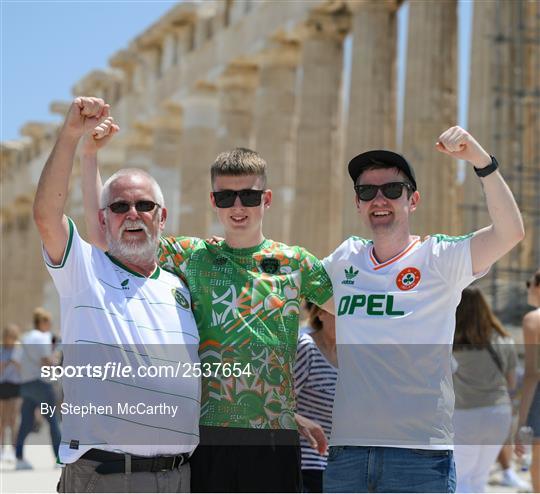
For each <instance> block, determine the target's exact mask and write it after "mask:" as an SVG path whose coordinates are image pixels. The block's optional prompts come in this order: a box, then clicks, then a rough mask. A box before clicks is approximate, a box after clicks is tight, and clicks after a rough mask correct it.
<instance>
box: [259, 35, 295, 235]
mask: <svg viewBox="0 0 540 494" xmlns="http://www.w3.org/2000/svg"><path fill="white" fill-rule="evenodd" d="M299 55H300V45H299V43H298V41H297V40H291V39H288V38H286V37H285V36H284V35H278V36H276V37H275V38H274V39H272V40H271V41H269V43H268V46H267V48H266V49H265V50H264V51H263V52H262V53H261V56H260V73H259V86H258V87H257V91H256V95H255V110H254V129H253V130H254V135H253V142H252V144H251V145H250V147H252V148H253V149H255V150H257V152H258V153H259V154H260V155H261V156H262V157H263V158H264V159H265V160H266V162H267V164H268V187H269V188H270V189H272V192H273V201H272V206H271V207H270V209H268V210H267V211H266V212H265V218H264V234H265V235H266V236H267V237H268V238H272V239H274V240H277V241H280V242H285V243H289V242H290V238H289V235H290V229H291V218H292V216H293V214H292V206H293V204H292V200H293V197H294V191H293V184H294V164H295V160H296V155H295V147H294V145H295V139H296V126H295V107H296V92H295V87H296V78H297V75H296V70H297V66H298V62H299Z"/></svg>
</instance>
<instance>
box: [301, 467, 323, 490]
mask: <svg viewBox="0 0 540 494" xmlns="http://www.w3.org/2000/svg"><path fill="white" fill-rule="evenodd" d="M323 474H324V470H311V469H310V470H302V482H303V484H304V492H322V491H323Z"/></svg>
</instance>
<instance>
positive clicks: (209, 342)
mask: <svg viewBox="0 0 540 494" xmlns="http://www.w3.org/2000/svg"><path fill="white" fill-rule="evenodd" d="M207 346H213V347H216V348H219V347H221V343H220V342H219V341H216V340H206V341H205V342H204V343H202V342H201V344H200V346H199V350H203V349H204V348H206V347H207Z"/></svg>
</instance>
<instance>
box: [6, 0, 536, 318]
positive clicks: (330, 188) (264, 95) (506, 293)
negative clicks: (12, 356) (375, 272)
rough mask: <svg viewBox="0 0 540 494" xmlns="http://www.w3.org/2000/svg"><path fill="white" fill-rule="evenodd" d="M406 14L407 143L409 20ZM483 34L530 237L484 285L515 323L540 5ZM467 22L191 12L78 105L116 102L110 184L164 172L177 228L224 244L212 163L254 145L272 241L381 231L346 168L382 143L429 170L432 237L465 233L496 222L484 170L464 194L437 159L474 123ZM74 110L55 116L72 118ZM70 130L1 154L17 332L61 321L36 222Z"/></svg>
mask: <svg viewBox="0 0 540 494" xmlns="http://www.w3.org/2000/svg"><path fill="white" fill-rule="evenodd" d="M405 6H407V8H408V43H407V51H406V73H405V88H404V96H403V99H404V106H403V122H402V127H403V135H402V136H401V139H399V140H398V139H397V135H398V133H397V127H398V121H397V113H398V112H397V107H398V98H397V95H396V87H397V69H396V65H397V15H398V10H399V9H401V8H404V7H405ZM473 23H474V25H473V39H472V47H471V49H472V57H471V59H472V63H471V74H470V81H471V83H470V98H469V110H468V111H469V119H468V120H469V126H468V127H469V130H470V131H471V133H472V134H473V135H475V136H476V137H477V138H478V140H479V141H480V142H481V143H482V144H483V145H484V146H485V147H486V148H487V149H488V150H490V152H491V153H492V154H494V155H495V156H497V158H498V160H499V162H500V163H501V165H502V173H503V175H504V176H505V177H506V178H507V179H508V181H509V183H510V185H511V188H512V190H513V191H514V193H515V195H516V198H517V200H518V202H519V204H520V207H521V209H522V212H523V215H524V219H525V224H526V230H527V237H526V239H525V240H524V241H523V242H522V243H521V245H519V246H518V247H517V248H516V249H514V251H513V252H512V253H510V254H509V255H508V256H506V257H505V258H504V259H503V260H501V262H499V263H498V265H497V266H496V267H495V268H494V269H492V271H491V273H490V274H489V275H488V276H487V277H486V278H485V279H484V281H483V283H484V286H485V288H486V292H487V294H488V295H490V296H491V298H492V301H493V302H494V303H495V305H496V308H497V309H498V310H499V311H502V310H506V309H507V307H508V304H509V303H511V301H512V298H513V297H515V294H516V289H517V287H519V288H521V285H522V284H523V281H524V280H525V278H526V276H527V274H528V273H529V272H530V271H532V270H533V269H534V268H535V267H537V266H539V265H540V213H539V211H540V194H539V193H538V189H539V187H540V2H538V1H536V0H516V1H513V0H488V1H477V2H475V4H474V19H473ZM457 26H458V19H457V0H436V1H435V0H433V1H428V0H408V1H407V2H404V1H402V0H309V1H307V0H306V1H290V2H281V1H272V0H260V1H250V0H216V1H205V2H199V3H189V2H184V3H179V4H177V5H175V6H174V7H173V8H172V9H171V10H170V11H169V12H168V13H167V14H166V15H164V16H163V17H162V18H161V19H160V20H159V21H158V22H157V23H155V24H154V25H152V26H150V27H149V28H148V29H147V30H146V31H145V32H143V33H141V34H140V35H139V36H138V37H137V38H135V39H134V40H133V41H132V42H131V43H130V44H129V46H128V47H127V48H126V49H124V50H121V51H119V52H117V53H114V54H112V56H111V58H110V61H109V64H110V67H108V68H107V69H106V70H93V71H91V72H89V73H88V74H87V75H86V76H85V77H84V78H83V79H82V80H80V81H78V82H77V83H76V84H75V85H74V87H73V94H74V95H88V96H99V97H103V98H104V99H105V100H106V101H107V102H108V103H110V104H111V106H112V112H113V115H114V116H115V118H116V120H117V121H118V122H119V124H120V126H121V132H120V134H119V135H118V136H116V137H115V138H114V139H113V141H112V142H111V144H110V145H109V146H108V148H107V149H105V150H103V151H102V152H101V154H100V163H101V169H102V174H103V175H105V176H108V175H110V174H111V173H112V172H114V171H115V170H117V169H118V168H121V167H125V166H136V167H141V168H145V169H148V170H150V172H151V173H152V174H153V175H154V176H155V177H156V179H157V180H158V182H160V184H161V186H162V187H163V192H164V195H165V198H166V203H167V207H168V209H169V219H168V225H167V230H168V232H170V233H177V234H179V233H182V234H189V235H195V236H202V237H206V236H208V235H209V234H219V233H220V227H219V224H217V222H216V220H215V219H214V215H213V212H212V210H211V207H210V203H209V199H208V196H209V191H210V180H209V167H210V164H211V163H212V162H213V159H214V157H215V156H216V155H217V153H218V152H220V151H223V150H226V149H229V148H232V147H237V146H245V147H250V148H253V149H255V150H257V151H258V152H260V153H261V155H262V156H263V157H264V158H265V159H266V160H267V162H268V163H269V186H270V187H271V188H272V190H273V191H274V203H273V205H272V207H271V208H270V210H269V212H268V214H267V218H266V220H265V222H266V223H265V224H266V227H265V234H266V236H267V237H269V238H274V239H275V240H281V241H284V242H287V243H291V244H300V245H303V246H305V247H307V248H308V249H310V250H311V251H313V252H314V253H315V254H316V255H318V256H321V257H322V256H325V255H327V254H328V253H330V252H331V251H332V250H333V249H334V248H335V247H336V246H337V245H338V244H339V243H341V241H342V240H343V239H344V238H346V237H347V236H349V235H352V234H356V235H363V234H366V233H365V231H364V230H363V228H362V226H361V225H360V221H359V219H358V217H357V214H356V211H355V208H354V205H353V189H352V186H351V183H350V179H349V177H348V175H347V173H346V163H347V161H348V160H349V159H350V158H351V157H352V156H354V155H355V154H358V153H359V152H362V151H364V150H367V149H370V148H389V149H396V150H398V151H400V152H402V153H403V154H404V155H405V156H406V157H407V158H409V159H410V161H411V162H412V163H413V165H414V167H415V169H416V172H417V177H418V184H419V190H420V193H421V196H422V205H421V207H420V208H419V210H418V211H417V212H416V213H415V214H416V219H415V222H414V228H415V230H416V233H418V234H421V235H424V234H428V233H438V232H444V233H449V234H459V233H463V232H468V231H471V230H473V229H476V228H478V227H481V226H484V225H486V224H487V216H486V211H485V207H484V201H483V199H482V198H481V187H480V183H479V181H478V180H477V179H476V177H475V176H474V174H473V173H472V169H471V168H470V167H469V166H467V167H466V168H465V169H466V173H465V180H464V181H460V180H459V179H458V173H457V170H458V163H454V162H452V160H451V159H450V158H448V157H447V156H444V155H442V154H440V153H438V152H437V151H436V150H435V148H434V142H435V140H436V138H437V136H438V135H439V134H440V133H441V132H442V131H443V130H445V129H446V128H447V127H449V126H451V125H454V124H455V123H456V121H457V70H458V55H457ZM347 43H348V44H349V45H348V46H349V48H348V49H347V50H348V51H347V53H348V57H349V58H348V62H347V64H345V63H344V60H345V58H346V57H345V55H344V53H345V46H346V44H347ZM345 80H347V81H348V83H347V84H345V83H344V81H345ZM67 108H68V102H52V103H51V105H50V109H51V112H53V113H57V114H61V115H63V114H65V112H66V110H67ZM57 132H58V126H57V125H53V124H44V123H39V122H29V123H27V124H26V125H24V127H23V128H22V129H21V134H22V137H21V138H20V139H18V140H16V141H10V142H3V143H2V144H1V170H2V175H1V194H2V204H1V228H2V281H1V284H2V300H1V305H2V321H1V324H2V326H4V325H5V324H6V323H8V322H16V323H19V324H22V325H28V323H29V320H28V318H29V315H30V314H31V309H32V308H33V307H34V306H36V305H44V306H46V307H47V308H49V309H50V310H52V311H53V313H55V314H56V315H57V314H58V309H57V301H56V292H55V290H54V288H53V286H52V283H51V281H50V279H49V276H48V274H47V273H46V271H45V268H44V266H43V262H42V259H41V254H40V242H39V238H38V235H37V231H36V229H35V227H34V225H33V221H32V212H31V208H32V201H33V197H34V193H35V189H36V185H37V180H38V178H39V174H40V172H41V169H42V168H43V165H44V163H45V161H46V158H47V156H48V154H49V153H50V150H51V147H52V145H53V143H54V140H55V136H56V134H57ZM398 143H399V145H398ZM79 180H80V171H79V170H78V169H77V166H76V171H75V173H74V177H73V179H72V183H71V195H70V205H69V214H70V215H71V216H72V217H73V218H74V219H75V221H76V223H77V224H78V225H79V228H80V229H81V230H82V231H83V232H84V225H83V213H82V196H81V187H80V184H79Z"/></svg>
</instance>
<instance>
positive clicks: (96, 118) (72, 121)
mask: <svg viewBox="0 0 540 494" xmlns="http://www.w3.org/2000/svg"><path fill="white" fill-rule="evenodd" d="M109 108H110V107H109V105H108V104H106V103H105V101H103V100H102V99H101V98H93V97H85V96H81V97H78V98H75V99H74V100H73V103H72V104H71V106H70V108H69V111H68V114H67V116H66V120H65V122H64V127H63V129H62V131H63V132H65V133H67V134H68V135H70V136H71V137H75V138H80V137H82V136H83V135H85V134H86V133H88V132H90V131H92V130H94V129H96V128H97V127H98V126H99V125H100V124H101V123H103V122H104V121H105V119H106V118H107V117H108V116H109Z"/></svg>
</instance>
